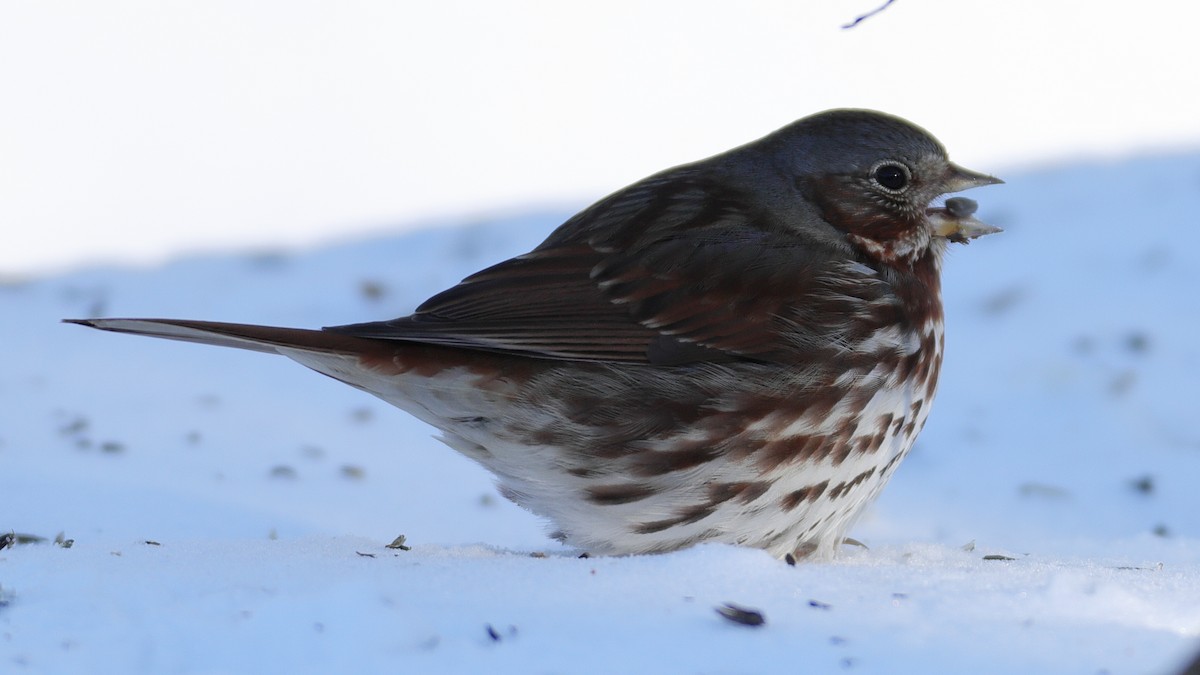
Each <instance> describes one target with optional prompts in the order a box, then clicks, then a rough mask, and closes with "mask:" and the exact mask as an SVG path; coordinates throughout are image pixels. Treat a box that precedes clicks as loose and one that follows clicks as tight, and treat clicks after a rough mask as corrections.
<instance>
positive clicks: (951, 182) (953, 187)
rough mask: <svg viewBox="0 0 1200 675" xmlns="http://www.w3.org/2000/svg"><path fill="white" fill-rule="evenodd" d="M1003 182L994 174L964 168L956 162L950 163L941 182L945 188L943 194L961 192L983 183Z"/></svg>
mask: <svg viewBox="0 0 1200 675" xmlns="http://www.w3.org/2000/svg"><path fill="white" fill-rule="evenodd" d="M1003 182H1004V181H1002V180H1000V179H999V178H996V177H995V176H989V175H987V174H986V173H979V172H977V171H971V170H970V169H964V168H962V167H961V166H959V165H957V164H954V163H951V164H950V170H949V171H948V172H947V173H946V178H945V180H944V181H943V182H942V185H944V186H945V188H946V190H945V192H943V194H948V193H951V192H962V191H963V190H970V189H971V188H977V187H983V186H984V185H997V184H999V183H1003Z"/></svg>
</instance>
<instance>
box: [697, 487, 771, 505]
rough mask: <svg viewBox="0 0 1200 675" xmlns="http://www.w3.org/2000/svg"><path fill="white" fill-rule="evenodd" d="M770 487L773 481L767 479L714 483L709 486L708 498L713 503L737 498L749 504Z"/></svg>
mask: <svg viewBox="0 0 1200 675" xmlns="http://www.w3.org/2000/svg"><path fill="white" fill-rule="evenodd" d="M770 487H771V483H769V482H767V481H754V482H744V483H713V484H712V485H709V486H708V498H709V500H710V503H712V504H720V503H722V502H727V501H729V500H730V499H735V498H736V499H737V500H738V501H739V502H741V503H743V504H749V503H750V502H752V501H754V500H755V499H758V498H759V497H761V496H762V495H763V493H764V492H766V491H767V490H768V489H770Z"/></svg>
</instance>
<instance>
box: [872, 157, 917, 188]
mask: <svg viewBox="0 0 1200 675" xmlns="http://www.w3.org/2000/svg"><path fill="white" fill-rule="evenodd" d="M911 177H912V175H911V174H910V173H909V171H908V167H907V166H904V165H903V164H900V163H899V162H880V163H879V164H876V165H875V168H874V169H872V170H871V180H873V181H875V184H876V185H878V186H879V187H881V188H883V189H884V190H886V191H887V192H890V193H892V194H900V193H901V192H904V189H905V188H907V187H908V181H909V179H910V178H911Z"/></svg>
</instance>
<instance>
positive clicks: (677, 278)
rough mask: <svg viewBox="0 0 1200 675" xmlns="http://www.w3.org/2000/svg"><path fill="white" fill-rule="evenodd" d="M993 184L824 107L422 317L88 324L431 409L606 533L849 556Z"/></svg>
mask: <svg viewBox="0 0 1200 675" xmlns="http://www.w3.org/2000/svg"><path fill="white" fill-rule="evenodd" d="M990 182H996V181H995V179H991V178H989V177H986V176H981V175H979V174H973V173H971V172H968V171H965V170H963V169H961V168H959V167H956V166H955V165H953V164H951V163H950V162H949V161H948V160H947V159H946V156H945V152H944V150H943V149H942V148H941V146H940V145H939V144H938V143H937V141H935V140H934V139H933V138H932V137H931V136H929V135H928V134H926V133H925V132H924V131H922V130H921V129H919V128H917V127H915V126H913V125H911V124H909V123H907V122H904V121H903V120H899V119H897V118H893V117H889V116H886V115H882V114H880V113H872V112H868V111H831V112H827V113H822V114H820V115H814V116H812V117H809V118H806V119H804V120H800V121H799V122H796V123H795V124H793V125H790V126H788V127H785V128H784V129H781V130H780V131H778V132H776V133H774V134H772V135H770V136H768V137H766V138H764V139H761V140H759V141H756V142H754V143H751V144H748V145H746V146H743V147H741V148H737V149H734V150H732V151H730V152H728V153H725V154H723V155H719V156H717V157H713V158H710V159H708V160H705V161H702V162H697V163H695V164H690V165H686V166H682V167H678V168H676V169H672V170H669V171H665V172H663V173H660V174H658V175H655V176H652V177H650V178H647V179H645V180H643V181H641V182H639V183H636V184H634V185H632V186H630V187H628V188H626V189H624V190H621V191H619V192H617V193H614V194H613V195H610V196H609V197H606V198H605V199H602V200H601V201H599V202H597V203H596V204H595V205H593V206H591V207H589V208H588V209H586V210H584V211H583V212H581V213H580V214H578V215H577V216H575V217H574V218H572V219H570V220H569V221H567V222H566V223H565V224H564V225H563V226H562V227H560V228H559V229H558V230H556V231H555V232H554V233H553V234H551V235H550V237H549V238H548V239H547V240H546V241H545V242H544V243H543V244H542V245H540V246H538V247H537V248H536V249H534V250H533V251H531V252H530V253H528V254H526V255H524V256H519V257H517V258H514V259H511V260H507V261H504V262H501V263H499V264H497V265H494V266H492V267H490V268H488V269H486V270H483V271H481V272H479V273H477V274H475V275H473V276H471V277H468V278H467V279H466V280H464V281H463V283H461V284H459V285H458V286H455V287H454V288H451V289H449V290H447V291H445V292H443V293H440V294H438V295H436V296H434V297H433V298H431V299H429V300H428V301H427V302H425V303H424V304H422V305H421V306H420V307H419V308H418V309H417V311H416V312H415V313H414V314H412V315H411V316H407V317H403V318H400V319H395V320H392V321H385V322H379V323H369V324H356V325H351V326H341V327H337V328H332V329H326V330H324V331H302V330H295V329H280V328H268V327H260V326H238V325H231V324H214V323H205V322H189V321H165V320H141V319H105V320H92V321H82V322H80V323H86V324H89V325H93V326H96V327H99V328H104V329H108V330H116V331H124V332H133V333H142V334H149V335H156V336H159V337H169V338H175V339H183V340H191V341H199V342H209V343H213V344H219V345H224V346H235V347H244V348H249V349H257V350H259V351H269V352H278V353H281V354H284V355H286V356H289V357H291V358H293V359H295V360H297V361H299V362H300V363H303V364H304V365H307V366H309V367H311V368H313V369H315V370H318V371H320V372H323V373H326V374H328V375H330V376H332V377H335V378H338V379H340V380H343V381H345V382H347V383H349V384H351V385H353V386H356V387H359V388H361V389H364V390H366V391H368V392H371V393H373V394H375V395H377V396H380V397H381V398H383V399H385V400H387V401H389V402H391V403H393V404H395V405H397V406H398V407H400V408H403V409H405V410H407V411H409V412H411V413H412V414H414V415H416V416H418V417H420V418H421V419H424V420H426V421H427V422H429V423H430V424H433V425H434V426H437V427H438V428H440V429H441V430H442V431H443V433H444V438H445V440H446V442H447V443H448V444H449V445H451V446H452V447H454V448H455V449H457V450H459V451H460V452H463V453H464V454H466V455H467V456H469V457H471V458H473V459H475V460H476V461H478V462H480V463H481V464H483V465H484V466H486V467H488V468H489V469H491V470H492V471H493V472H495V474H496V475H497V477H498V481H499V483H500V487H501V491H502V493H503V494H504V495H505V496H507V497H509V498H510V499H513V500H514V501H516V502H518V503H520V504H522V505H523V506H526V507H527V508H529V509H530V510H532V511H534V512H535V513H538V514H540V515H543V516H546V517H547V518H549V519H550V520H551V521H553V523H554V524H555V526H556V528H557V529H556V530H555V536H558V537H559V538H561V539H563V540H565V541H567V542H569V543H571V544H574V545H576V546H579V547H581V548H584V549H586V550H588V551H590V552H593V553H639V552H659V551H667V550H672V549H676V548H680V547H683V546H687V545H690V544H693V543H696V542H698V541H705V540H715V541H725V542H730V543H736V544H742V545H748V546H757V547H761V548H765V549H768V550H770V551H772V552H774V553H775V554H777V555H780V556H784V555H788V554H791V555H796V556H797V557H800V556H804V555H808V554H811V553H821V554H827V553H830V552H832V551H833V550H834V548H836V546H837V544H838V543H839V542H840V540H841V538H842V536H843V533H844V532H845V531H846V528H847V527H849V525H850V524H851V523H852V522H853V519H854V518H855V516H856V515H857V514H858V513H859V512H860V511H861V509H862V508H863V506H864V505H865V504H867V503H868V502H869V501H870V500H871V499H872V498H873V497H874V496H875V495H876V494H877V493H878V491H879V490H880V489H881V488H882V486H883V484H884V483H885V482H886V481H887V479H888V478H890V476H891V474H892V472H893V471H894V470H895V467H896V466H897V465H898V463H899V461H900V460H901V459H902V458H903V457H904V455H905V454H906V453H907V452H908V450H909V448H910V447H911V446H912V442H913V440H914V439H915V437H916V434H917V433H919V432H920V429H921V427H922V426H923V425H924V422H925V418H926V416H927V415H928V411H929V403H930V401H931V400H932V398H933V395H934V392H935V390H936V386H937V377H938V373H939V369H940V367H941V352H942V323H943V317H942V305H941V290H940V285H939V284H940V282H939V271H940V264H941V256H942V252H943V250H944V249H945V247H946V245H947V242H948V241H950V240H955V241H958V240H963V241H965V240H967V239H970V238H972V237H974V236H978V235H980V234H984V233H987V232H988V231H992V230H991V229H989V228H987V227H986V226H983V225H982V224H981V223H979V222H978V221H975V220H974V219H973V218H972V216H971V214H972V213H973V211H974V206H973V203H970V200H962V199H960V200H957V201H955V202H953V203H951V204H948V205H947V207H946V208H933V207H931V206H930V201H931V200H932V199H934V198H935V197H937V196H938V195H940V194H943V193H946V192H952V191H956V190H961V189H965V188H969V187H973V186H976V185H984V184H987V183H990Z"/></svg>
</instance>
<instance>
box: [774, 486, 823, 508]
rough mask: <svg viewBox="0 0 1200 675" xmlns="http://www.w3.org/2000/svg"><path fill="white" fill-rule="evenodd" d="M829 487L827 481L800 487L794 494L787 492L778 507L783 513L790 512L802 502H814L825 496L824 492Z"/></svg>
mask: <svg viewBox="0 0 1200 675" xmlns="http://www.w3.org/2000/svg"><path fill="white" fill-rule="evenodd" d="M828 487H829V481H827V480H823V481H821V482H820V483H817V484H816V485H809V486H807V487H802V488H800V489H799V490H796V491H794V492H789V493H788V494H786V495H784V496H783V499H781V500H780V501H779V505H780V506H782V507H783V510H785V511H791V510H792V509H794V508H796V507H797V506H799V505H800V504H801V503H803V502H810V503H811V502H815V501H817V500H818V499H820V498H821V495H823V494H825V490H826V489H827V488H828Z"/></svg>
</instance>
